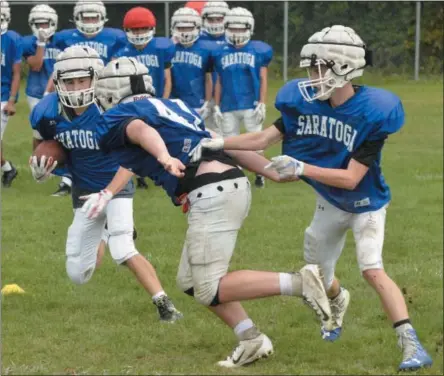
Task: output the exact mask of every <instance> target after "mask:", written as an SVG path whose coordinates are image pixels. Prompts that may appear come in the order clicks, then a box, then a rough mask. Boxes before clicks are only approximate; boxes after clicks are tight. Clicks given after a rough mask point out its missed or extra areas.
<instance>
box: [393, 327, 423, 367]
mask: <svg viewBox="0 0 444 376" xmlns="http://www.w3.org/2000/svg"><path fill="white" fill-rule="evenodd" d="M398 345H399V346H400V347H401V349H402V351H403V361H406V360H409V359H411V358H413V357H414V356H415V355H416V353H417V351H423V350H422V346H421V344H420V343H419V341H418V337H417V336H416V333H415V331H414V330H413V329H407V330H406V331H404V332H403V333H401V334H400V335H399V340H398Z"/></svg>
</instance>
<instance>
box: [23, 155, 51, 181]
mask: <svg viewBox="0 0 444 376" xmlns="http://www.w3.org/2000/svg"><path fill="white" fill-rule="evenodd" d="M29 167H30V168H31V172H32V177H33V178H34V180H35V181H36V182H37V183H43V182H44V181H46V180H47V179H48V178H49V177H50V176H51V172H52V171H54V169H55V168H56V167H57V161H53V159H52V158H51V157H49V158H48V159H47V158H46V156H45V155H42V157H41V158H40V163H39V162H38V161H37V157H36V156H35V155H34V156H32V157H31V158H29Z"/></svg>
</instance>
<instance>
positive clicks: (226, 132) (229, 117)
mask: <svg viewBox="0 0 444 376" xmlns="http://www.w3.org/2000/svg"><path fill="white" fill-rule="evenodd" d="M222 115H223V117H224V119H223V124H222V129H221V131H222V135H223V137H229V136H236V135H238V134H239V133H240V124H241V120H242V118H241V116H240V114H239V111H229V112H223V113H222Z"/></svg>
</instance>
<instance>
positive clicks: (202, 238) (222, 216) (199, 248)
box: [177, 177, 251, 306]
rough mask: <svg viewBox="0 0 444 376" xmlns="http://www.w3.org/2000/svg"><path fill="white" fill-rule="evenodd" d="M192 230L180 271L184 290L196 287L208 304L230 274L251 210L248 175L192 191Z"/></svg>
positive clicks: (200, 299) (201, 300) (199, 297)
mask: <svg viewBox="0 0 444 376" xmlns="http://www.w3.org/2000/svg"><path fill="white" fill-rule="evenodd" d="M188 200H189V203H190V210H189V212H188V230H187V233H186V238H185V243H184V246H183V250H182V256H181V259H180V264H179V270H178V273H177V285H178V287H179V288H180V289H181V290H182V291H187V290H189V289H190V288H193V289H194V297H195V299H196V300H197V301H198V302H199V303H201V304H204V305H206V306H208V305H210V304H211V302H212V301H213V299H214V297H215V296H216V294H217V290H218V287H219V280H220V279H221V278H222V277H223V276H224V275H225V274H227V271H228V267H229V264H230V260H231V256H232V255H233V251H234V247H235V245H236V239H237V234H238V231H239V229H240V228H241V226H242V223H243V221H244V219H245V218H246V217H247V215H248V212H249V210H250V203H251V190H250V183H249V181H248V179H247V178H246V177H241V178H237V179H231V180H225V181H221V182H217V183H212V184H208V185H205V186H203V187H201V188H198V189H195V190H194V191H191V192H190V193H189V194H188Z"/></svg>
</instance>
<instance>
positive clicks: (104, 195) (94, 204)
mask: <svg viewBox="0 0 444 376" xmlns="http://www.w3.org/2000/svg"><path fill="white" fill-rule="evenodd" d="M113 196H114V195H113V194H112V192H111V191H109V190H108V189H103V190H101V191H100V192H99V193H92V194H90V195H86V196H80V197H79V198H80V199H81V200H86V201H85V203H84V204H83V206H82V213H86V216H87V217H88V218H89V219H94V218H97V217H98V216H99V215H100V213H102V212H103V210H104V209H105V208H106V205H108V202H110V200H111V199H112V198H113Z"/></svg>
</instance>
